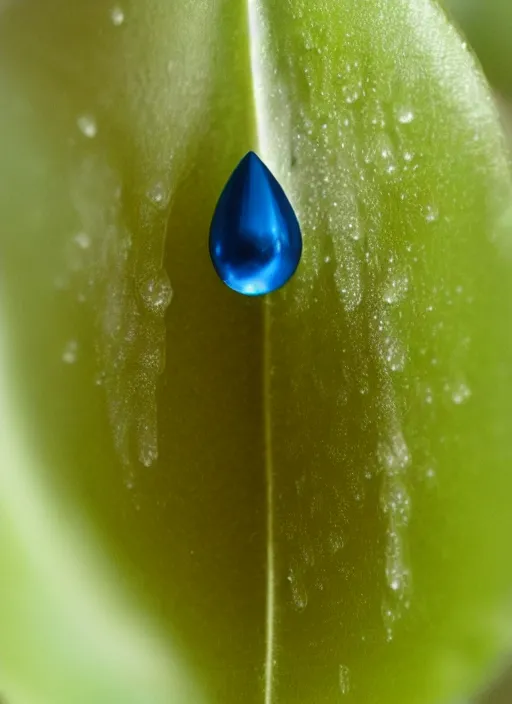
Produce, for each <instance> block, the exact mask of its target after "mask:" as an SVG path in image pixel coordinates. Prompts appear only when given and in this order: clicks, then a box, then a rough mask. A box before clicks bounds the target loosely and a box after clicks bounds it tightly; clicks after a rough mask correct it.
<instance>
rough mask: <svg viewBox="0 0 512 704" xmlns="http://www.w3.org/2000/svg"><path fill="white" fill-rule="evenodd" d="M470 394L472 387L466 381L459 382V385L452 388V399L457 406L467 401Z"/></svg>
mask: <svg viewBox="0 0 512 704" xmlns="http://www.w3.org/2000/svg"><path fill="white" fill-rule="evenodd" d="M470 396H471V389H470V388H469V387H468V386H467V385H466V384H464V383H460V384H457V386H456V387H455V388H454V389H453V390H452V401H453V403H455V405H457V406H460V405H461V404H462V403H465V402H466V401H467V400H468V399H469V398H470Z"/></svg>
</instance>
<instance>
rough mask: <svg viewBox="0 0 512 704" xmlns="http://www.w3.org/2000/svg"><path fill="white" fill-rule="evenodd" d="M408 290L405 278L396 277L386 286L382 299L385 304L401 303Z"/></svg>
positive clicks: (407, 280) (407, 282) (407, 281)
mask: <svg viewBox="0 0 512 704" xmlns="http://www.w3.org/2000/svg"><path fill="white" fill-rule="evenodd" d="M408 290H409V279H408V278H407V276H397V277H395V278H393V279H391V281H389V282H388V283H387V284H386V287H385V290H384V295H383V299H384V301H385V302H386V303H389V304H393V303H398V302H399V301H401V300H402V299H403V298H404V296H405V295H406V293H407V291H408Z"/></svg>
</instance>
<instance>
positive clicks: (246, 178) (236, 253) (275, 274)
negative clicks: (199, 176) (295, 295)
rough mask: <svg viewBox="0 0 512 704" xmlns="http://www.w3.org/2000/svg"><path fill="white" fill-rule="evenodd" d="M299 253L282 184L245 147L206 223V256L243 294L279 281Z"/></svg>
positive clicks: (295, 263) (274, 286) (287, 274)
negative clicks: (207, 242) (207, 230)
mask: <svg viewBox="0 0 512 704" xmlns="http://www.w3.org/2000/svg"><path fill="white" fill-rule="evenodd" d="M301 254H302V235H301V232H300V226H299V223H298V221H297V217H296V215H295V213H294V210H293V208H292V206H291V204H290V202H289V200H288V198H287V197H286V195H285V193H284V191H283V189H282V188H281V186H280V185H279V183H278V182H277V181H276V179H275V178H274V176H273V175H272V174H271V173H270V171H269V170H268V168H267V167H266V166H265V164H264V163H263V162H262V161H261V159H260V158H259V157H258V156H256V154H254V152H249V153H248V154H247V155H246V156H245V157H244V158H243V159H242V161H241V162H240V163H239V164H238V166H237V167H236V169H235V170H234V171H233V173H232V175H231V177H230V179H229V181H228V182H227V184H226V186H225V187H224V190H223V191H222V194H221V196H220V198H219V202H218V203H217V207H216V209H215V213H214V215H213V219H212V224H211V227H210V256H211V259H212V262H213V266H214V267H215V271H216V272H217V274H218V275H219V277H220V278H221V279H222V281H224V283H225V284H226V285H227V286H229V287H230V288H232V289H233V290H234V291H237V292H238V293H243V294H244V295H246V296H261V295H263V294H265V293H271V292H272V291H275V290H276V289H278V288H280V287H281V286H284V284H285V283H286V282H287V281H288V280H289V279H290V277H291V276H292V275H293V273H294V272H295V270H296V268H297V266H298V264H299V261H300V257H301Z"/></svg>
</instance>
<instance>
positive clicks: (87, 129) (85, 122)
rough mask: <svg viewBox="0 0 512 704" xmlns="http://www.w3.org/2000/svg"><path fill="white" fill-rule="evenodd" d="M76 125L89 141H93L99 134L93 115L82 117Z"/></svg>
mask: <svg viewBox="0 0 512 704" xmlns="http://www.w3.org/2000/svg"><path fill="white" fill-rule="evenodd" d="M76 124H77V125H78V129H79V130H80V132H81V133H82V134H83V135H84V137H87V138H88V139H93V138H94V137H96V135H97V134H98V125H97V124H96V120H95V118H94V116H93V115H90V114H86V115H80V117H79V118H78V119H77V121H76Z"/></svg>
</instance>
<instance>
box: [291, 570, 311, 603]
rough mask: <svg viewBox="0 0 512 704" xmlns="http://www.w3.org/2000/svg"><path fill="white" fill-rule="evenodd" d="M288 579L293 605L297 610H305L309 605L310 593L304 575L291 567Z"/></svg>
mask: <svg viewBox="0 0 512 704" xmlns="http://www.w3.org/2000/svg"><path fill="white" fill-rule="evenodd" d="M288 581H289V582H290V588H291V592H292V602H293V606H294V607H295V609H296V610H297V611H304V609H305V608H306V606H307V605H308V593H307V591H306V585H305V584H304V582H303V580H302V577H301V576H300V575H299V574H298V573H297V571H296V570H293V569H291V570H290V572H289V574H288Z"/></svg>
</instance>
